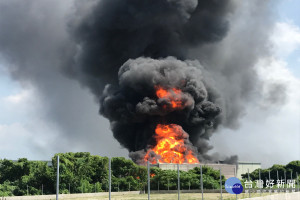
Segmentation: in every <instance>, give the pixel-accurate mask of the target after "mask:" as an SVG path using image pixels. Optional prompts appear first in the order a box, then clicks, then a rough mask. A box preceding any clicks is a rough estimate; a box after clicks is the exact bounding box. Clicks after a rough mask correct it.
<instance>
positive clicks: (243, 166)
mask: <svg viewBox="0 0 300 200" xmlns="http://www.w3.org/2000/svg"><path fill="white" fill-rule="evenodd" d="M259 168H261V163H251V162H238V169H237V178H239V179H242V174H245V173H248V169H249V173H251V172H253V171H254V170H256V169H259Z"/></svg>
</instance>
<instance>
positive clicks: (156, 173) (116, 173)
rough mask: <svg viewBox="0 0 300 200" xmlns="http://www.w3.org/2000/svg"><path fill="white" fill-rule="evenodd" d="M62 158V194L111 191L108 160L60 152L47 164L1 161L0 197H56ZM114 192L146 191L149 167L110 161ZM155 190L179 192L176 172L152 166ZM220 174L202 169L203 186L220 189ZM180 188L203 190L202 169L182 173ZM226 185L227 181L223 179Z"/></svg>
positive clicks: (153, 188) (85, 153) (88, 154)
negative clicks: (57, 176)
mask: <svg viewBox="0 0 300 200" xmlns="http://www.w3.org/2000/svg"><path fill="white" fill-rule="evenodd" d="M58 155H59V158H60V185H59V187H60V193H69V192H70V193H91V192H103V191H108V173H109V172H108V162H109V160H108V157H101V156H97V155H91V154H90V153H87V152H79V153H71V152H70V153H59V154H55V155H54V157H53V158H52V164H51V165H50V166H49V165H48V162H47V161H29V160H27V159H26V158H21V159H19V160H17V161H11V160H7V159H3V160H0V195H1V196H13V195H15V196H17V195H18V196H19V195H20V196H22V195H41V194H55V192H56V191H55V189H56V169H57V156H58ZM111 167H112V191H129V190H144V189H145V188H147V168H146V167H145V166H140V165H136V164H135V163H134V162H132V161H131V160H129V159H125V158H123V157H115V158H112V159H111ZM150 174H151V184H150V186H151V189H152V190H157V189H161V190H168V189H170V190H174V189H177V171H173V170H161V169H159V168H157V167H151V171H150ZM219 181H220V175H219V171H217V170H214V169H212V168H210V167H203V186H204V188H206V189H214V188H215V189H216V188H219V187H220V186H219ZM180 182H181V189H199V188H200V168H197V167H196V168H194V169H192V170H190V171H188V172H184V171H180ZM222 182H223V184H224V182H225V178H224V176H222Z"/></svg>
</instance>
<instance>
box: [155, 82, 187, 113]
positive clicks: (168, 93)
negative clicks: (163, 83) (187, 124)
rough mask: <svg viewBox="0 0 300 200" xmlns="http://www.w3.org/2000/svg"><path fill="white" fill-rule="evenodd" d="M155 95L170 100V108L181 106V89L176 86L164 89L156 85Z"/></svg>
mask: <svg viewBox="0 0 300 200" xmlns="http://www.w3.org/2000/svg"><path fill="white" fill-rule="evenodd" d="M156 96H157V97H158V98H167V99H169V100H170V103H171V107H172V108H182V107H183V102H182V100H181V99H182V91H181V90H179V89H176V88H172V89H169V90H166V89H164V88H162V87H160V86H156Z"/></svg>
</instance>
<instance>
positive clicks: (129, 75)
mask: <svg viewBox="0 0 300 200" xmlns="http://www.w3.org/2000/svg"><path fill="white" fill-rule="evenodd" d="M201 68H202V67H201V65H200V64H199V62H197V61H180V60H177V59H176V58H174V57H168V58H165V59H151V58H138V59H135V60H129V61H127V62H126V63H125V64H124V65H123V66H122V67H121V68H120V71H119V87H114V86H112V85H107V86H106V88H105V90H104V93H103V96H102V99H101V110H100V112H101V113H102V114H103V115H104V116H106V117H107V118H109V119H110V120H111V123H112V130H113V132H114V136H115V137H116V139H118V140H119V141H121V143H122V144H123V145H124V146H125V147H126V148H128V149H129V151H130V152H131V153H130V156H131V158H132V159H133V160H134V161H135V162H137V163H139V164H143V163H145V161H147V160H149V161H150V162H151V163H152V164H154V163H156V162H157V160H158V161H159V162H166V163H198V162H199V161H198V158H197V156H198V155H199V153H198V150H197V148H196V146H194V145H193V143H192V142H191V141H193V142H194V144H195V145H197V144H198V143H199V140H200V139H201V134H202V135H203V134H204V135H205V132H206V131H207V130H208V129H213V123H214V120H215V118H216V116H217V115H218V114H219V113H220V108H219V107H218V106H217V105H215V104H214V103H213V101H214V99H213V98H212V97H213V96H215V94H213V92H212V91H210V90H209V89H207V88H209V86H207V84H206V82H205V81H204V76H203V73H202V71H201ZM124 134H125V135H124Z"/></svg>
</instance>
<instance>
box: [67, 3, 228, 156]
mask: <svg viewBox="0 0 300 200" xmlns="http://www.w3.org/2000/svg"><path fill="white" fill-rule="evenodd" d="M232 7H233V6H232V3H231V1H229V0H224V1H216V0H201V1H200V0H199V1H197V0H154V1H153V0H102V1H100V2H98V3H97V4H95V5H94V7H93V8H92V9H91V11H90V13H89V14H88V15H86V16H84V18H83V20H80V21H74V22H73V23H71V27H72V28H71V32H72V33H73V35H74V38H75V39H76V41H77V43H78V44H80V49H78V52H77V55H76V62H75V66H76V68H75V69H76V70H75V71H74V73H75V75H76V73H77V74H78V75H79V78H81V79H82V81H83V82H84V83H85V84H86V85H88V86H89V87H90V88H91V90H92V91H93V93H95V94H96V95H98V96H99V97H100V98H101V101H100V113H101V114H102V115H103V116H105V117H106V118H108V119H109V121H110V123H111V129H112V131H113V135H114V137H115V138H116V139H117V140H118V141H119V142H120V144H121V145H122V146H124V147H125V148H127V149H128V150H129V152H131V153H130V155H131V157H136V156H135V155H134V154H136V153H134V152H142V151H143V150H146V149H147V148H149V146H151V145H152V146H153V145H155V141H154V140H153V135H154V130H155V127H156V125H157V124H158V123H166V124H170V123H175V124H179V125H181V126H182V127H183V129H184V130H185V131H186V132H187V133H188V134H189V138H190V140H191V142H192V144H193V145H194V146H196V147H197V148H198V151H199V158H200V160H205V159H209V157H208V155H207V154H206V153H207V151H208V150H210V148H211V147H210V146H209V145H208V143H207V140H208V139H209V137H210V136H211V133H212V132H213V130H214V129H215V128H216V127H217V126H218V124H219V123H220V122H221V120H220V118H219V119H216V117H217V116H218V114H219V113H220V111H221V109H220V108H219V107H218V105H216V104H215V103H216V101H217V99H218V98H219V95H218V94H217V93H216V89H214V88H213V85H212V84H211V83H210V81H208V80H209V78H208V77H206V76H207V74H208V73H207V72H205V70H204V68H203V67H202V66H201V65H200V63H199V62H197V61H188V60H186V59H189V56H188V51H189V49H191V48H195V47H198V46H201V45H204V44H208V43H213V42H218V41H220V40H222V38H223V37H224V36H225V35H226V33H227V31H228V29H229V22H228V19H227V15H228V14H229V13H230V11H231V10H232ZM169 56H172V57H169ZM128 59H129V60H128ZM192 59H193V58H192ZM185 60H186V61H185ZM123 63H125V64H123ZM120 66H122V67H121V68H120ZM73 69H74V68H73ZM82 74H83V76H82ZM117 75H118V76H117ZM100 80H101V81H100ZM103 82H104V83H110V84H109V85H106V87H105V89H104V91H103V93H102V92H101V91H102V90H101V88H102V85H103ZM157 86H161V87H163V88H166V89H170V88H177V89H180V90H182V92H183V95H184V97H182V98H183V99H182V100H183V101H184V102H186V104H185V107H184V109H180V110H177V109H175V110H174V109H171V108H170V109H163V106H167V108H169V107H168V105H170V102H168V100H167V99H158V98H157V97H156V96H155V87H157Z"/></svg>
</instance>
